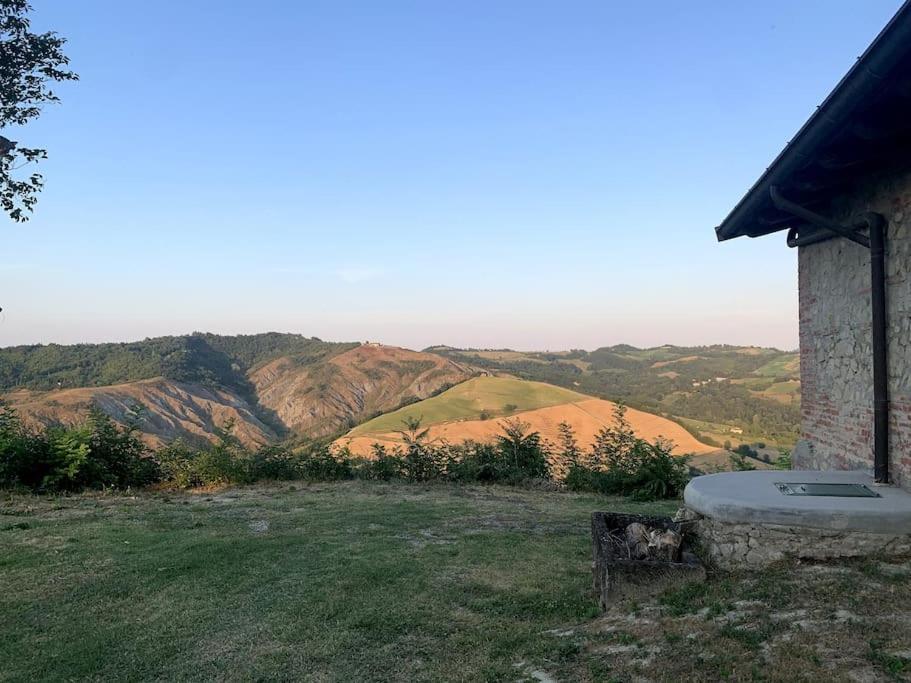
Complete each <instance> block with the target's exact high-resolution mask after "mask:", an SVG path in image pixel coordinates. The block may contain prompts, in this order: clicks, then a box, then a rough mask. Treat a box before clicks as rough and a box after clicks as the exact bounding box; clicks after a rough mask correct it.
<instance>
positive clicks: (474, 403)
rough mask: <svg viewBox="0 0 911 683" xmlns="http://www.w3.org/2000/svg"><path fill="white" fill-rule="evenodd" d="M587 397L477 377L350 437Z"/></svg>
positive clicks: (537, 385) (361, 428)
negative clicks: (409, 421)
mask: <svg viewBox="0 0 911 683" xmlns="http://www.w3.org/2000/svg"><path fill="white" fill-rule="evenodd" d="M587 398H591V397H590V396H585V395H583V394H580V393H578V392H575V391H570V390H569V389H563V388H561V387H555V386H553V385H550V384H544V383H542V382H530V381H527V380H521V379H514V378H511V377H475V378H474V379H470V380H468V381H467V382H462V383H461V384H458V385H456V386H454V387H452V388H451V389H448V390H447V391H444V392H443V393H442V394H440V395H438V396H434V397H433V398H428V399H426V400H424V401H421V402H420V403H416V404H413V405H409V406H405V407H404V408H399V409H398V410H395V411H393V412H391V413H386V414H385V415H380V416H379V417H376V418H374V419H372V420H370V421H369V422H365V423H364V424H362V425H360V426H358V427H355V428H354V429H353V430H352V431H351V435H352V436H356V435H359V434H379V433H384V432H392V431H395V430H397V429H401V428H402V420H404V419H405V418H406V417H418V418H421V421H422V423H423V424H424V426H429V425H433V424H439V423H441V422H452V421H454V420H461V419H472V420H476V419H478V416H479V415H480V414H481V412H482V411H487V412H488V413H489V414H490V415H491V417H494V416H500V415H508V414H509V413H511V412H516V411H521V410H535V409H537V408H546V407H548V406H556V405H561V404H563V403H572V402H574V401H584V400H585V399H587Z"/></svg>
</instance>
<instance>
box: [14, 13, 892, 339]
mask: <svg viewBox="0 0 911 683" xmlns="http://www.w3.org/2000/svg"><path fill="white" fill-rule="evenodd" d="M33 3H34V5H35V10H36V12H35V26H36V28H40V29H54V30H57V31H59V32H60V33H61V34H62V35H64V36H66V37H67V38H68V39H69V43H68V53H69V54H70V56H71V58H72V66H73V68H74V69H75V70H77V71H78V72H79V74H80V75H81V81H79V82H78V83H76V84H72V85H65V86H63V87H60V88H59V91H60V94H61V95H62V97H63V103H62V104H61V105H59V106H54V107H51V108H49V109H48V110H47V111H46V113H45V114H44V116H43V117H42V118H41V119H40V120H39V121H38V122H36V123H34V124H33V125H31V126H29V127H28V128H27V129H24V130H21V131H13V132H12V133H10V132H9V131H7V134H8V136H9V137H14V138H16V139H19V140H20V141H21V142H22V143H28V144H29V145H39V146H46V147H47V148H48V150H49V153H50V159H49V160H48V161H47V162H45V163H44V164H43V167H42V171H43V173H44V174H45V177H46V181H47V186H46V189H45V191H44V193H43V195H42V197H41V200H40V203H39V205H38V208H37V213H36V215H35V217H34V218H33V219H32V221H31V222H29V223H27V224H25V225H17V224H13V223H11V222H8V221H4V222H2V223H0V229H2V235H3V245H4V249H3V253H2V254H0V305H2V306H3V308H4V312H3V313H2V314H0V345H8V344H18V343H29V342H47V341H58V342H76V341H101V340H120V339H136V338H142V337H146V336H156V335H161V334H171V333H184V332H189V331H191V330H208V331H213V332H224V333H239V332H245V333H249V332H259V331H265V330H283V331H295V332H302V333H304V334H307V335H316V336H319V337H322V338H324V339H332V340H356V339H371V340H380V341H384V342H387V343H392V344H400V345H404V346H410V347H423V346H425V345H428V344H433V343H448V344H454V345H472V346H495V347H500V346H511V347H518V348H534V349H543V348H551V349H554V348H567V347H585V348H593V347H596V346H600V345H604V344H613V343H618V342H628V343H632V344H637V345H658V344H662V343H676V344H698V343H714V342H729V343H738V344H762V345H777V346H779V347H795V346H796V344H797V314H796V311H797V294H796V289H797V280H796V255H795V253H794V252H793V251H792V250H789V249H787V248H786V247H785V245H784V237H783V236H781V235H779V236H773V237H770V238H766V239H763V240H746V239H742V240H735V241H733V242H727V243H724V244H718V243H716V242H715V238H714V233H713V230H712V228H713V227H714V226H715V225H717V224H718V223H719V222H720V221H721V219H722V218H723V217H724V216H725V215H726V214H727V212H728V210H729V209H730V208H731V207H732V206H733V205H734V204H735V203H736V201H737V200H738V199H739V198H740V197H741V196H742V195H743V193H744V192H745V191H746V190H747V188H748V187H749V186H750V185H751V184H752V182H753V181H754V180H755V179H756V178H757V176H758V175H759V174H760V172H761V171H762V170H763V169H764V168H765V167H766V166H767V165H768V163H769V162H770V161H771V160H772V158H773V157H774V156H775V155H776V154H777V153H778V151H779V150H780V149H781V148H782V146H783V145H784V143H785V142H786V141H787V140H788V139H789V137H790V136H791V135H792V134H793V133H794V132H795V131H796V130H797V128H798V127H799V126H800V125H801V124H802V123H803V122H804V120H805V119H806V118H807V116H808V115H809V114H810V113H811V112H812V111H813V109H814V107H815V106H816V105H818V104H819V103H820V102H821V101H822V99H823V98H824V97H825V95H826V94H827V93H828V92H829V91H830V90H831V88H832V87H833V86H834V85H835V83H836V82H837V81H838V79H839V78H840V77H841V76H842V75H843V74H844V73H845V71H846V70H847V69H848V68H849V67H850V66H851V64H852V63H853V61H854V60H855V58H856V57H857V56H858V55H859V54H860V53H861V52H862V51H863V50H864V48H865V47H866V46H867V45H868V44H869V42H870V41H871V40H872V39H873V37H874V36H875V35H876V33H877V32H878V31H879V30H880V29H881V28H882V26H883V25H884V24H885V23H886V21H887V20H888V19H889V17H890V16H891V15H892V14H893V13H894V11H895V10H896V9H897V8H898V6H899V5H900V1H899V0H853V1H850V2H846V1H844V0H814V1H807V0H801V1H800V2H794V1H793V0H774V1H773V0H767V1H763V2H752V3H747V2H728V1H724V2H720V1H719V2H686V3H683V2H670V1H669V2H662V3H655V2H607V1H604V0H599V1H597V2H568V1H561V2H556V1H554V2H529V1H527V0H523V1H521V2H519V1H516V2H500V1H493V2H491V1H485V2H469V1H466V0H459V1H458V2H421V1H417V0H415V1H414V2H386V1H383V0H370V1H369V2H367V1H365V2H339V1H335V0H332V1H327V2H306V1H303V2H298V1H291V0H287V1H279V0H262V1H260V2H228V1H225V0H218V1H216V0H193V1H192V2H185V1H178V0H156V2H144V3H139V2H124V1H123V0H80V1H79V2H60V1H59V0H33Z"/></svg>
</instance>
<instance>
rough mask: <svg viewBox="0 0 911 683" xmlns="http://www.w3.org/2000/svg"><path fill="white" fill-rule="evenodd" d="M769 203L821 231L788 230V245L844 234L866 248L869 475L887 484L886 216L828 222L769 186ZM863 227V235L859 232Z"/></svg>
mask: <svg viewBox="0 0 911 683" xmlns="http://www.w3.org/2000/svg"><path fill="white" fill-rule="evenodd" d="M769 193H770V195H771V197H772V203H773V204H774V205H775V207H776V208H778V209H780V210H782V211H787V212H788V213H790V214H791V215H792V216H795V217H797V218H800V219H802V220H804V221H806V222H807V223H809V224H810V225H813V226H815V227H817V228H821V229H822V232H814V233H813V234H811V235H807V236H805V237H801V236H800V233H799V231H798V229H797V228H791V229H789V230H788V246H789V247H792V248H793V247H805V246H807V245H809V244H815V243H817V242H822V241H824V240H827V239H830V238H831V237H844V238H845V239H848V240H851V241H852V242H854V243H856V244H859V245H861V246H863V247H866V248H867V249H869V250H870V308H871V312H872V336H873V478H874V480H875V481H876V483H878V484H888V483H889V372H888V365H887V355H886V353H887V345H888V344H887V341H886V264H885V261H886V219H885V218H884V217H883V216H882V215H881V214H878V213H867V214H864V215H863V216H862V217H861V218H860V219H859V220H857V221H856V222H855V223H854V224H853V225H852V226H850V227H847V226H843V225H839V224H837V223H834V222H833V221H830V220H829V219H828V218H826V217H825V216H820V215H819V214H817V213H814V212H812V211H810V210H809V209H806V208H804V207H803V206H800V205H799V204H796V203H794V202H792V201H789V200H787V199H785V198H784V197H782V196H781V193H780V192H779V191H778V188H777V187H775V186H772V187H771V188H769ZM864 229H866V230H867V231H868V232H867V235H864V234H863V233H862V232H861V231H862V230H864Z"/></svg>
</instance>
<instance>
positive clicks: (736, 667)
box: [0, 482, 911, 681]
mask: <svg viewBox="0 0 911 683" xmlns="http://www.w3.org/2000/svg"><path fill="white" fill-rule="evenodd" d="M675 507H676V504H675V503H672V502H668V503H662V504H658V505H651V506H643V505H638V504H631V503H628V502H624V501H620V500H613V499H605V498H595V497H590V496H581V495H573V494H566V493H559V492H542V491H526V490H517V489H506V488H484V487H465V488H459V487H450V486H417V485H405V484H377V483H370V482H348V483H342V484H318V485H317V484H314V485H307V484H305V483H296V484H294V485H288V484H284V485H277V484H275V485H261V486H256V487H245V488H237V489H230V490H225V491H221V492H215V493H208V494H206V493H203V494H192V493H179V494H166V493H144V494H140V495H136V496H121V495H82V496H73V497H59V498H51V497H26V496H9V495H8V494H7V495H6V496H5V498H4V499H3V500H2V504H0V586H2V587H3V590H2V591H0V614H2V615H3V617H4V618H3V619H0V662H2V666H0V680H4V681H33V680H86V679H89V680H117V681H129V680H141V679H142V680H148V679H156V680H213V679H215V680H225V679H227V680H311V681H368V680H369V681H440V680H445V681H479V680H504V681H516V680H538V681H548V680H556V681H627V680H635V679H639V680H699V681H717V680H722V679H732V680H780V681H793V680H849V679H850V680H865V681H878V680H883V681H887V680H898V679H899V678H900V677H901V676H903V675H906V674H907V673H908V672H909V671H911V669H909V667H911V659H909V658H911V629H909V628H908V624H909V623H911V564H907V563H906V564H899V563H892V564H885V563H877V562H868V563H864V564H846V565H813V564H803V565H798V566H792V567H782V568H780V569H776V570H774V571H768V572H765V573H763V574H761V575H744V576H737V575H734V576H726V577H718V578H713V579H712V580H710V581H709V582H708V583H706V584H690V585H686V586H684V587H682V588H681V589H679V590H676V591H673V592H671V593H667V594H665V595H663V596H661V597H660V598H658V599H655V600H651V601H648V602H645V603H642V604H631V603H630V604H622V605H619V606H617V607H616V608H615V609H612V610H611V611H610V612H608V613H607V614H606V615H603V616H600V615H599V612H598V610H597V608H596V605H595V601H594V598H593V596H592V595H591V593H590V580H591V579H590V561H591V556H590V545H589V526H588V520H589V513H590V512H591V511H592V510H594V509H612V510H629V511H640V512H657V513H669V512H670V511H671V510H673V509H674V508H675Z"/></svg>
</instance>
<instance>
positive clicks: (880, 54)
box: [715, 0, 911, 240]
mask: <svg viewBox="0 0 911 683" xmlns="http://www.w3.org/2000/svg"><path fill="white" fill-rule="evenodd" d="M909 152H911V0H906V2H905V3H904V4H903V5H902V6H901V8H900V9H899V10H898V12H897V13H896V14H895V16H894V17H892V19H891V21H889V23H888V24H887V25H886V27H885V28H884V29H883V30H882V31H881V32H880V34H879V35H878V36H877V37H876V39H875V40H874V41H873V42H872V43H871V44H870V47H868V48H867V49H866V51H865V52H864V53H863V55H861V56H860V57H859V58H858V60H857V62H855V64H854V66H852V67H851V70H850V71H848V73H847V74H846V75H845V76H844V78H842V79H841V81H839V83H838V85H836V86H835V89H834V90H833V91H832V92H831V93H830V94H829V96H828V97H826V99H825V101H823V103H822V104H821V105H820V106H819V107H817V108H816V111H815V112H814V113H813V115H812V116H811V117H810V118H809V120H808V121H807V122H806V123H805V124H804V125H803V127H802V128H801V129H800V130H799V131H797V134H796V135H795V136H794V138H793V139H792V140H791V141H790V142H789V143H788V144H787V146H786V147H785V148H784V150H783V151H782V152H781V154H779V155H778V156H777V157H776V158H775V160H774V161H773V162H772V165H771V166H769V168H768V169H766V171H765V173H763V174H762V175H761V176H760V178H759V180H757V181H756V183H755V184H754V185H753V187H751V188H750V190H749V191H748V192H747V193H746V195H745V196H744V197H743V199H741V200H740V202H739V203H738V204H737V205H736V206H735V207H734V208H733V210H732V211H731V213H730V214H728V217H727V218H725V219H724V222H722V224H721V225H719V226H718V227H717V228H715V233H716V235H717V236H718V239H719V240H727V239H731V238H734V237H742V236H744V235H747V236H749V237H760V236H762V235H768V234H770V233H773V232H777V231H779V230H784V229H786V228H790V227H799V225H800V221H795V219H794V218H793V217H792V216H791V215H790V214H788V213H786V212H783V211H781V210H779V209H776V208H775V207H774V206H773V205H772V200H771V197H770V195H769V190H770V188H771V187H772V186H777V187H778V188H779V189H780V191H781V193H782V195H784V196H785V197H787V198H788V199H790V200H792V201H795V202H798V203H800V204H802V205H804V206H808V207H812V206H813V205H816V204H820V203H824V202H826V201H828V200H829V199H831V198H832V197H833V196H835V195H836V194H839V193H841V192H844V191H845V190H849V189H850V188H851V187H852V186H853V185H855V184H856V183H857V181H858V180H859V179H860V178H862V177H863V176H864V175H865V174H867V173H869V172H870V171H871V170H873V169H877V168H882V167H885V166H889V165H891V164H893V163H895V162H897V161H899V160H901V159H902V158H903V157H904V158H905V159H908V154H909ZM906 163H907V161H906Z"/></svg>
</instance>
